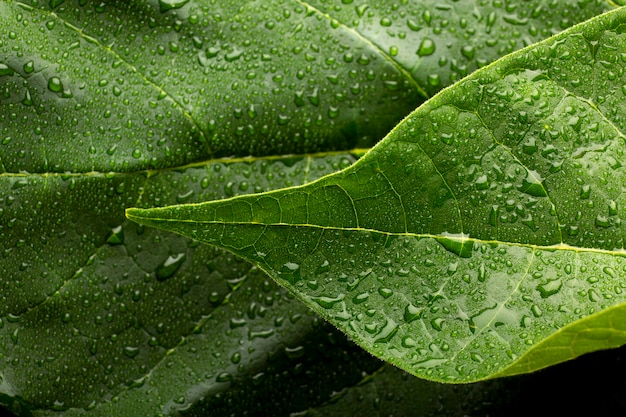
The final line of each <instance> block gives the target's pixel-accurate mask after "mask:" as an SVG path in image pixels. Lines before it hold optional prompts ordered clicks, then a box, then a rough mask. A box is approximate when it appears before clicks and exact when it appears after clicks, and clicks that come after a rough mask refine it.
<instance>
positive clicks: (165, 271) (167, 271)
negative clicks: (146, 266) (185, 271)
mask: <svg viewBox="0 0 626 417" xmlns="http://www.w3.org/2000/svg"><path fill="white" fill-rule="evenodd" d="M185 259H187V255H186V254H185V253H178V254H176V255H170V256H168V258H167V259H166V260H165V261H163V263H162V264H161V265H159V266H158V267H157V269H156V271H155V274H156V277H157V279H158V280H159V281H165V280H166V279H168V278H170V277H171V276H172V275H174V274H175V273H176V271H178V268H180V266H181V265H182V264H183V262H185Z"/></svg>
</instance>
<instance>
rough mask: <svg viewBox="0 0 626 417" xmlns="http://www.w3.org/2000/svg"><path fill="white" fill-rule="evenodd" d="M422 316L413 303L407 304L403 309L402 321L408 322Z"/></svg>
mask: <svg viewBox="0 0 626 417" xmlns="http://www.w3.org/2000/svg"><path fill="white" fill-rule="evenodd" d="M420 317H422V310H421V309H419V308H417V307H415V306H414V305H413V304H408V305H407V306H406V308H405V309H404V321H406V322H407V323H410V322H412V321H414V320H417V319H419V318H420Z"/></svg>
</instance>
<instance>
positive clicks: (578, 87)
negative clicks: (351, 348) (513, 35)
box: [129, 9, 626, 382]
mask: <svg viewBox="0 0 626 417" xmlns="http://www.w3.org/2000/svg"><path fill="white" fill-rule="evenodd" d="M624 23H626V11H625V10H624V9H618V10H616V11H614V12H609V13H607V14H605V15H602V16H600V17H598V18H594V19H592V20H591V21H589V22H586V23H584V24H581V25H578V26H576V27H575V28H572V29H570V30H567V31H565V32H564V33H562V34H560V35H557V36H555V37H553V38H551V39H549V40H547V41H545V42H541V43H539V44H537V45H534V46H532V47H529V48H525V49H524V50H522V51H519V52H517V53H514V54H511V55H509V56H507V57H505V58H502V59H501V60H498V61H497V62H496V63H494V64H493V65H491V66H489V67H487V68H485V69H483V70H480V71H477V72H476V73H475V74H473V75H471V76H469V77H468V78H466V79H464V80H463V81H461V82H460V83H458V84H456V85H454V86H453V87H451V88H449V89H446V90H444V91H443V92H442V93H440V94H438V95H437V96H435V97H434V98H432V99H431V100H429V101H428V102H427V103H425V104H424V105H422V106H421V107H420V108H419V109H418V110H416V111H415V112H414V113H413V114H411V115H410V116H409V117H408V118H407V119H405V120H404V121H403V122H402V123H401V124H399V125H398V126H397V127H396V128H395V129H394V130H393V131H392V133H391V134H390V135H389V136H388V137H387V138H386V139H385V140H384V141H382V142H381V143H380V144H379V145H377V146H376V147H375V148H374V149H372V150H371V151H370V152H369V153H368V154H367V155H365V156H364V157H363V158H361V159H360V160H359V161H358V162H357V163H356V164H355V165H353V166H352V167H350V168H348V169H346V170H344V171H341V172H339V173H337V174H334V175H331V176H328V177H325V178H323V179H321V180H319V181H316V182H314V183H312V184H309V185H307V186H304V187H297V188H292V189H285V190H279V191H275V192H270V193H263V194H258V195H252V196H246V197H240V198H234V199H230V200H223V201H216V202H209V203H205V204H200V205H182V206H174V207H170V208H161V209H152V210H131V211H129V217H131V218H132V219H134V220H136V221H139V222H141V223H143V224H146V225H151V226H155V227H159V228H162V229H165V230H170V231H175V232H177V233H182V234H184V235H187V236H190V237H193V238H194V239H198V240H201V241H205V242H208V243H212V244H215V245H218V246H221V247H224V248H227V249H229V250H231V251H233V252H234V253H237V254H239V255H241V256H243V257H244V258H246V259H249V260H251V261H253V262H255V263H256V264H258V265H259V266H260V267H261V268H262V269H264V270H266V271H268V273H270V274H271V275H272V276H274V277H275V278H276V279H277V280H278V281H279V282H280V283H282V284H283V285H285V286H286V287H288V288H290V289H291V290H292V291H294V292H296V293H297V294H298V296H299V297H300V298H301V299H303V300H304V301H305V302H306V303H307V304H309V305H310V306H311V307H312V308H313V309H315V310H316V311H318V312H319V313H320V314H322V315H323V316H324V317H326V318H327V319H328V320H330V321H332V322H333V323H335V324H336V325H337V326H338V327H340V328H341V329H342V330H344V331H345V332H346V333H347V334H349V335H350V336H351V337H352V338H353V339H355V340H356V341H357V342H358V343H359V344H361V345H362V346H364V347H365V348H366V349H367V350H369V351H371V352H373V353H375V354H376V355H377V356H379V357H381V358H384V359H385V360H387V361H389V362H392V363H394V364H396V365H398V366H400V367H402V368H403V369H405V370H407V371H409V372H411V373H413V374H415V375H418V376H422V377H426V378H430V379H434V380H440V381H465V382H469V381H475V380H479V379H484V378H489V377H494V376H499V375H510V374H515V373H520V372H528V371H532V370H535V369H538V368H542V367H545V366H548V365H550V364H553V363H556V362H559V361H564V360H567V359H570V358H573V357H575V356H578V355H579V354H581V353H584V352H588V351H591V350H597V349H602V348H607V347H611V346H619V345H621V344H624V343H625V342H626V332H625V331H624V330H625V327H624V326H625V325H624V323H625V322H626V321H625V320H624V316H625V314H626V308H625V307H624V304H623V303H624V301H625V298H624V297H625V295H624V289H625V288H626V284H624V281H623V276H624V273H625V271H626V256H625V254H626V251H625V250H624V225H623V224H622V219H623V218H624V217H625V214H624V213H625V212H624V207H625V204H626V201H625V200H624V194H623V191H624V189H623V183H624V171H623V170H624V168H623V166H622V163H621V160H622V159H623V146H624V134H623V132H624V130H625V128H626V118H625V117H624V114H626V95H625V94H624V89H623V86H624V85H625V84H626V74H625V71H624V69H625V68H626V60H624V59H622V57H624V56H626V36H624V35H623V33H622V32H623V31H622V29H623V27H624Z"/></svg>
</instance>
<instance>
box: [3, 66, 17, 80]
mask: <svg viewBox="0 0 626 417" xmlns="http://www.w3.org/2000/svg"><path fill="white" fill-rule="evenodd" d="M14 73H15V71H13V70H12V69H11V68H10V67H9V66H8V65H6V64H0V77H2V76H5V75H13V74H14Z"/></svg>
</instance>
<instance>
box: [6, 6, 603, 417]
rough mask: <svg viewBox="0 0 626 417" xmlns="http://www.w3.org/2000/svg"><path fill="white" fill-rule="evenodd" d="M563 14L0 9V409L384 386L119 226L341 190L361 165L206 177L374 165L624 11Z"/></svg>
mask: <svg viewBox="0 0 626 417" xmlns="http://www.w3.org/2000/svg"><path fill="white" fill-rule="evenodd" d="M470 4H471V6H468V5H470ZM444 6H445V7H444ZM450 6H451V7H452V8H450ZM552 6H553V5H552V3H550V2H547V1H536V2H523V3H520V4H518V5H516V6H514V5H511V4H509V5H507V6H504V5H499V4H493V5H481V4H475V2H458V1H450V2H438V3H437V4H436V5H434V4H430V3H426V2H418V1H414V2H409V4H407V5H404V4H403V5H398V6H397V7H395V6H393V7H392V6H389V5H387V3H386V2H380V3H375V2H368V4H366V5H362V4H360V5H354V4H348V2H342V4H341V5H338V4H330V5H329V4H325V3H324V2H316V3H311V4H305V3H303V2H298V1H290V2H260V1H253V2H245V1H228V2H223V1H222V2H220V1H217V2H216V1H209V0H202V1H200V0H193V1H167V0H163V1H160V2H157V1H145V2H144V1H112V2H92V1H84V0H80V1H79V0H75V1H74V0H72V1H70V0H54V1H40V0H39V1H38V0H29V1H21V2H20V1H6V0H5V1H0V170H1V171H2V173H0V197H1V199H0V248H1V249H2V261H0V288H1V291H0V297H1V298H0V299H1V300H2V302H1V303H0V363H1V366H0V403H3V404H8V405H9V406H10V407H11V408H12V409H13V410H14V411H15V412H16V413H18V414H20V415H29V414H30V413H33V414H36V415H48V414H55V412H56V411H61V410H65V411H63V412H64V413H65V414H84V413H88V414H91V415H98V414H102V415H111V414H122V413H123V414H125V415H132V413H137V414H138V415H144V411H145V410H146V409H150V410H151V411H153V412H155V413H169V414H174V413H177V412H179V411H180V410H184V409H187V410H192V411H188V412H197V413H200V414H201V413H202V410H204V409H207V408H210V409H213V410H215V409H216V408H218V407H217V406H216V404H222V406H223V408H224V409H228V401H229V400H228V398H229V394H228V393H229V392H238V391H237V390H241V389H245V387H247V386H248V385H246V384H251V386H257V385H255V384H258V383H259V382H264V384H263V385H262V386H266V385H267V384H265V382H267V381H271V382H272V383H273V384H276V386H278V387H280V386H284V382H281V381H290V383H291V384H296V383H299V384H301V385H300V386H301V387H302V389H301V391H302V392H303V393H307V394H301V395H296V396H292V397H289V398H283V399H281V400H280V401H278V399H276V400H275V401H273V402H271V405H268V406H271V407H274V408H273V409H274V410H275V411H280V410H285V412H292V411H300V410H302V409H304V408H307V407H309V406H310V405H311V404H312V403H314V402H320V401H324V400H325V398H327V396H328V395H329V393H330V392H331V391H332V390H340V389H341V388H342V387H343V386H344V385H345V384H352V383H354V381H355V378H356V379H359V378H360V377H361V372H362V371H371V370H372V369H374V368H375V367H377V366H378V363H377V362H369V361H366V360H364V358H365V356H364V355H359V354H355V353H352V354H351V355H350V356H349V357H348V356H346V355H345V353H342V352H343V349H342V348H337V349H338V350H337V351H334V353H333V355H330V356H327V357H326V356H325V357H324V359H323V360H318V359H316V358H319V355H327V353H326V352H327V351H328V350H329V349H330V348H329V347H328V346H329V344H330V345H331V346H334V344H333V343H332V342H331V341H327V340H325V338H324V337H322V339H321V340H320V339H318V338H317V337H318V336H316V335H314V334H313V333H314V332H316V330H315V328H314V327H313V325H312V323H313V322H314V321H315V320H314V319H312V318H310V317H309V316H308V315H307V314H306V312H307V311H308V310H307V308H306V307H305V306H303V305H301V304H299V303H298V302H297V301H294V300H291V299H290V298H289V296H288V295H286V293H285V292H284V291H282V290H280V289H279V288H278V287H277V286H276V285H275V284H273V283H271V282H269V281H268V282H266V281H265V279H266V278H263V275H262V274H261V273H257V272H255V269H254V268H253V269H250V268H251V267H250V265H249V264H247V263H245V262H241V261H239V260H237V258H233V257H232V256H229V255H225V254H224V253H223V252H222V251H218V250H214V249H209V248H206V247H204V246H198V245H197V244H196V243H194V242H192V241H190V240H189V239H184V238H180V237H176V236H174V235H173V234H170V233H166V232H156V231H154V230H151V229H147V228H142V227H136V226H135V225H132V224H129V223H128V222H126V221H125V219H124V216H123V212H124V209H125V208H127V207H131V206H142V207H146V208H149V207H156V206H162V205H167V204H175V203H184V202H197V201H204V200H210V199H218V198H225V197H230V196H233V195H238V194H241V193H251V192H260V191H265V190H268V189H272V188H281V187H287V186H291V185H299V184H303V183H306V182H308V181H310V180H312V179H314V178H316V177H317V176H319V175H323V174H326V173H329V172H331V171H334V170H337V169H339V168H343V167H345V164H349V163H351V162H352V161H353V159H354V155H351V154H345V155H338V154H328V155H319V158H314V157H302V158H295V159H293V158H286V159H285V158H269V159H263V160H262V159H256V160H255V159H250V160H240V161H229V162H225V161H213V162H211V161H208V160H209V159H210V158H212V157H216V156H224V155H229V156H230V155H237V156H246V155H248V154H250V153H252V154H256V155H261V154H275V155H279V154H283V153H289V152H299V153H304V152H310V151H317V150H320V151H322V150H323V151H330V150H333V149H348V148H353V147H354V146H370V145H372V144H373V143H375V142H376V140H378V139H379V138H380V137H381V136H382V135H383V134H385V133H386V132H387V131H388V130H389V129H391V128H392V127H393V125H394V123H395V122H396V121H398V120H400V119H401V118H402V117H403V116H404V115H405V114H407V113H408V112H409V111H411V110H412V109H413V108H414V107H415V106H416V105H417V104H419V103H420V102H421V101H422V100H423V98H424V97H425V96H426V95H429V94H431V93H433V92H434V91H437V90H438V89H439V88H441V87H443V86H445V85H447V84H448V83H449V82H451V81H454V80H456V79H458V78H460V77H462V76H463V75H465V74H466V73H467V72H470V71H471V70H473V69H474V68H476V67H478V66H481V65H484V64H485V63H486V62H488V61H490V60H493V59H495V58H497V57H498V56H501V55H504V54H505V53H508V52H510V51H512V50H513V49H516V48H519V47H521V46H524V45H525V44H528V43H531V42H533V41H536V40H539V39H541V38H543V37H546V36H548V35H549V34H552V33H554V32H556V31H558V30H559V29H561V28H564V27H565V26H567V25H570V24H572V23H575V22H578V21H582V20H585V19H587V18H589V17H591V16H593V15H595V14H598V13H600V12H601V11H604V10H606V9H608V8H610V5H609V4H608V3H606V2H602V1H592V2H586V3H584V4H583V3H580V4H578V3H577V4H575V5H569V4H568V5H562V6H561V7H552ZM451 10H452V11H453V12H454V14H453V13H452V12H451ZM533 11H535V12H534V13H533ZM537 11H540V12H541V13H538V12H537ZM416 23H417V24H418V26H415V24H416ZM426 39H427V40H426ZM422 40H423V42H422ZM431 42H432V43H431ZM422 45H423V47H424V48H426V49H422V50H421V52H420V49H418V48H419V47H422ZM433 46H434V52H433V53H432V54H431V53H428V52H429V51H430V50H431V49H433ZM472 51H473V52H472ZM418 52H419V53H418ZM346 158H347V159H346ZM194 162H198V164H196V165H188V164H190V163H194ZM317 165H319V166H320V169H313V168H312V167H315V166H317ZM249 275H250V276H252V277H251V278H254V280H252V279H250V280H246V277H247V276H249ZM300 315H301V316H302V317H303V318H301V319H298V317H300ZM244 321H245V324H244V325H242V326H240V324H241V323H243V322H244ZM292 322H293V323H292ZM231 327H233V328H231ZM216 328H219V329H220V330H215V329H216ZM320 343H321V344H322V346H324V347H322V348H320V347H318V346H317V345H318V344H320ZM340 345H341V344H340ZM301 347H302V348H301ZM302 352H305V353H306V355H303V356H300V355H301V354H302ZM238 355H239V356H238ZM285 356H287V357H288V358H290V359H288V360H285V361H282V360H281V358H284V357H285ZM333 358H336V359H337V360H336V361H334V360H333ZM352 360H354V362H353V361H352ZM341 364H345V365H341ZM324 367H327V368H324ZM372 367H374V368H372ZM328 369H332V372H336V369H341V372H339V378H335V377H333V378H326V376H328V375H326V374H325V370H328ZM289 370H290V371H289ZM311 372H313V373H315V375H318V376H319V378H318V379H317V380H316V381H317V382H315V383H311V382H310V380H309V379H307V377H306V375H309V374H310V373H311ZM297 375H301V378H300V379H297V381H300V382H295V381H296V379H295V378H297ZM325 375H326V376H325ZM265 378H266V379H265ZM325 378H326V379H325ZM335 382H336V383H337V385H333V384H334V383H335ZM281 384H283V385H281ZM256 390H257V391H259V392H261V391H260V389H259V388H258V387H257V388H256ZM232 395H235V394H232ZM259 395H261V396H263V394H259ZM247 397H248V398H250V409H254V408H255V403H254V401H255V400H254V398H252V397H250V395H248V396H247ZM263 397H264V398H265V397H267V395H265V396H263ZM85 409H87V411H85ZM122 410H123V411H122ZM193 410H195V411H193Z"/></svg>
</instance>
